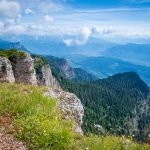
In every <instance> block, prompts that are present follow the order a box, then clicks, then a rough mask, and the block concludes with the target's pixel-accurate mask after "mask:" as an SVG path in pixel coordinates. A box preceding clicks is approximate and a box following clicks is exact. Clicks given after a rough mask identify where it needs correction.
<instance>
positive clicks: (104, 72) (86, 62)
mask: <svg viewBox="0 0 150 150" xmlns="http://www.w3.org/2000/svg"><path fill="white" fill-rule="evenodd" d="M135 57H136V56H135ZM67 60H68V62H69V63H70V64H71V65H72V66H73V67H79V68H82V69H84V70H86V71H87V72H90V73H92V74H94V75H95V76H97V77H99V78H106V77H108V76H111V75H114V74H117V73H121V72H130V71H134V72H136V73H137V74H139V75H140V77H141V78H142V79H143V80H144V81H145V82H146V83H147V84H148V85H150V67H146V66H141V65H135V64H132V63H129V62H127V61H122V60H121V59H115V58H111V56H110V57H103V56H100V57H86V56H81V55H74V56H70V57H68V58H67Z"/></svg>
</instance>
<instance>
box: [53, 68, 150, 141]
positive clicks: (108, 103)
mask: <svg viewBox="0 0 150 150" xmlns="http://www.w3.org/2000/svg"><path fill="white" fill-rule="evenodd" d="M56 69H58V68H55V69H54V70H53V69H52V72H53V74H54V75H55V77H56V78H57V79H58V81H59V82H60V85H61V86H62V87H63V88H64V89H66V90H68V91H69V92H72V93H74V94H76V95H77V96H78V97H79V98H80V99H81V101H82V103H83V105H84V109H85V115H84V121H83V129H84V131H85V132H90V133H97V134H105V133H107V132H109V133H111V134H119V135H131V136H134V137H135V138H136V139H137V140H140V141H147V140H148V134H149V129H148V128H149V124H150V113H149V112H150V102H149V101H150V100H149V99H148V95H149V87H148V86H147V85H146V84H145V83H144V82H143V81H142V80H141V79H140V77H139V76H138V75H137V74H136V73H134V72H129V73H122V74H117V75H114V76H112V77H109V78H107V79H102V80H97V81H95V82H91V83H79V84H78V83H75V82H73V81H71V80H67V79H65V78H63V76H61V74H55V70H56ZM95 125H96V128H95ZM97 126H98V127H100V128H99V129H97ZM143 131H144V132H143Z"/></svg>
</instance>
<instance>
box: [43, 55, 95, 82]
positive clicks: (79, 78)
mask: <svg viewBox="0 0 150 150" xmlns="http://www.w3.org/2000/svg"><path fill="white" fill-rule="evenodd" d="M45 58H46V60H47V61H48V63H49V64H50V66H51V67H52V68H53V69H54V70H55V72H56V74H57V72H59V74H61V76H63V77H64V78H67V79H71V80H73V81H76V82H83V81H93V80H96V79H98V78H97V77H95V76H94V75H92V74H90V73H88V72H86V71H84V70H83V69H81V68H72V67H71V66H70V65H69V63H68V62H67V61H66V60H65V59H63V58H58V57H54V56H45Z"/></svg>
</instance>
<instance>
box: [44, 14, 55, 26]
mask: <svg viewBox="0 0 150 150" xmlns="http://www.w3.org/2000/svg"><path fill="white" fill-rule="evenodd" d="M53 20H54V18H53V17H52V16H50V15H45V16H44V21H45V22H46V23H49V24H51V23H52V22H53Z"/></svg>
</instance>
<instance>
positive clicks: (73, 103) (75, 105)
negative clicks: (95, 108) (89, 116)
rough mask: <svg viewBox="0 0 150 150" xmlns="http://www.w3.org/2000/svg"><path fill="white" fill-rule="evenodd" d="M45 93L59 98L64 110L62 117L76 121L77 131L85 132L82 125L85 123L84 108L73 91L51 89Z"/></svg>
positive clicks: (59, 104)
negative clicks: (83, 120)
mask: <svg viewBox="0 0 150 150" xmlns="http://www.w3.org/2000/svg"><path fill="white" fill-rule="evenodd" d="M45 95H46V96H51V97H54V98H56V99H57V100H58V101H57V105H58V107H59V108H60V109H61V111H62V117H63V118H64V119H71V120H72V121H73V122H74V129H75V131H76V132H77V133H80V134H83V131H82V128H81V125H82V123H83V122H82V119H83V116H84V108H83V105H82V103H81V101H80V99H78V98H77V96H76V95H75V94H73V93H69V92H64V91H62V90H54V89H49V90H48V91H47V92H46V93H45Z"/></svg>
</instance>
